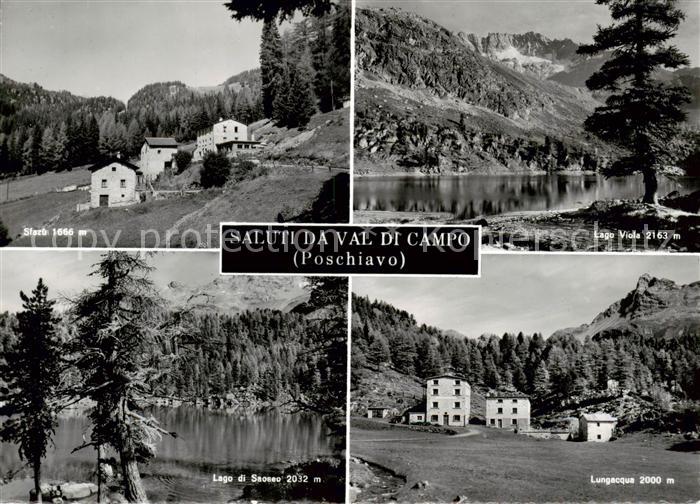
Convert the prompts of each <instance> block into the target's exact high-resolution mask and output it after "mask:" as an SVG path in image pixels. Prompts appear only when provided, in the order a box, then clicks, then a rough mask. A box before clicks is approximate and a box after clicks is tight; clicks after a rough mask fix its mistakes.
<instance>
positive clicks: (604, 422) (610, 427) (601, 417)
mask: <svg viewBox="0 0 700 504" xmlns="http://www.w3.org/2000/svg"><path fill="white" fill-rule="evenodd" d="M578 425H579V439H581V440H582V441H597V442H605V441H610V438H612V436H613V432H614V430H615V426H616V425H617V418H615V417H613V416H612V415H609V414H607V413H602V412H598V413H583V414H582V415H581V416H580V417H579V423H578Z"/></svg>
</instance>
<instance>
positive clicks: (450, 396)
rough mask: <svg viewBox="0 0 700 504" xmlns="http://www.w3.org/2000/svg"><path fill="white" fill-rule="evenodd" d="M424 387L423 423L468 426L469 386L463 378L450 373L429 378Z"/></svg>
mask: <svg viewBox="0 0 700 504" xmlns="http://www.w3.org/2000/svg"><path fill="white" fill-rule="evenodd" d="M425 387H426V416H425V419H426V420H425V421H427V422H429V423H431V424H435V425H449V426H456V427H464V426H466V425H468V424H469V411H470V407H471V404H470V401H471V386H470V385H469V383H467V380H466V379H465V378H463V377H461V376H458V375H455V374H451V373H447V374H442V375H438V376H431V377H430V378H428V379H427V380H426V385H425ZM416 421H419V420H416Z"/></svg>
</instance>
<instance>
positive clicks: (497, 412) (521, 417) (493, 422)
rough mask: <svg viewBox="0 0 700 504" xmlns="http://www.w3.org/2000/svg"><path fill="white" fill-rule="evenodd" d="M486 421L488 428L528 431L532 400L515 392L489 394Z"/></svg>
mask: <svg viewBox="0 0 700 504" xmlns="http://www.w3.org/2000/svg"><path fill="white" fill-rule="evenodd" d="M485 419H486V425H487V426H488V427H496V428H498V429H512V430H518V431H520V430H528V429H529V428H530V398H529V397H528V396H527V395H526V394H523V393H521V392H517V391H514V390H513V391H501V392H492V393H490V394H487V396H486V414H485Z"/></svg>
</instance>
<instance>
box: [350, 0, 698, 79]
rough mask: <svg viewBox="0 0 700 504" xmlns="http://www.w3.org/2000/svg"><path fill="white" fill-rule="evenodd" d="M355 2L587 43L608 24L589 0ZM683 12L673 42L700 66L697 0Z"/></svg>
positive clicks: (456, 25)
mask: <svg viewBox="0 0 700 504" xmlns="http://www.w3.org/2000/svg"><path fill="white" fill-rule="evenodd" d="M357 6H358V7H384V8H389V7H396V8H400V9H402V10H405V11H412V12H415V13H417V14H420V15H421V16H424V17H426V18H428V19H432V20H433V21H435V22H436V23H438V24H440V25H442V26H444V27H445V28H447V29H449V30H451V31H453V32H460V31H463V32H465V33H476V34H477V35H482V36H483V35H486V34H488V33H493V32H498V33H502V32H504V33H525V32H528V31H534V32H538V33H541V34H543V35H545V36H547V37H549V38H570V39H572V40H574V41H575V42H592V40H593V34H594V33H595V31H596V25H597V24H601V25H603V26H607V25H608V24H609V23H610V16H609V15H608V9H607V7H605V6H603V5H597V4H595V2H594V1H593V0H488V1H484V0H357ZM678 6H679V7H680V8H681V9H682V10H683V11H684V12H685V13H686V20H685V21H684V23H683V24H682V25H681V27H680V29H679V32H678V36H677V37H676V39H675V42H674V43H675V44H676V45H677V46H678V47H679V48H680V49H681V50H683V51H684V52H685V53H686V54H688V55H689V56H690V59H691V65H692V66H700V0H685V1H679V2H678Z"/></svg>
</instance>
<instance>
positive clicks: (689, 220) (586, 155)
mask: <svg viewBox="0 0 700 504" xmlns="http://www.w3.org/2000/svg"><path fill="white" fill-rule="evenodd" d="M355 36H356V38H355V51H356V56H355V68H356V70H355V72H356V77H355V131H354V146H355V155H354V182H353V183H354V196H353V200H354V202H353V206H354V221H355V222H362V223H453V224H454V223H477V224H481V225H482V226H483V227H484V234H483V243H484V245H485V246H487V247H489V248H496V249H500V250H503V249H507V250H535V251H571V250H575V251H600V250H603V251H612V252H618V251H633V250H663V251H685V252H697V251H700V215H698V212H699V211H700V156H699V153H700V113H699V111H700V101H699V100H700V50H699V49H698V48H699V47H700V4H698V2H697V1H666V0H650V1H646V0H645V1H635V2H628V1H621V0H598V1H595V0H581V1H576V2H572V1H567V0H552V1H544V0H543V1H540V0H528V1H508V0H506V1H485V0H474V1H472V0H469V1H459V0H458V1H449V2H448V1H429V0H406V1H404V0H395V1H392V0H357V2H356V21H355Z"/></svg>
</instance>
